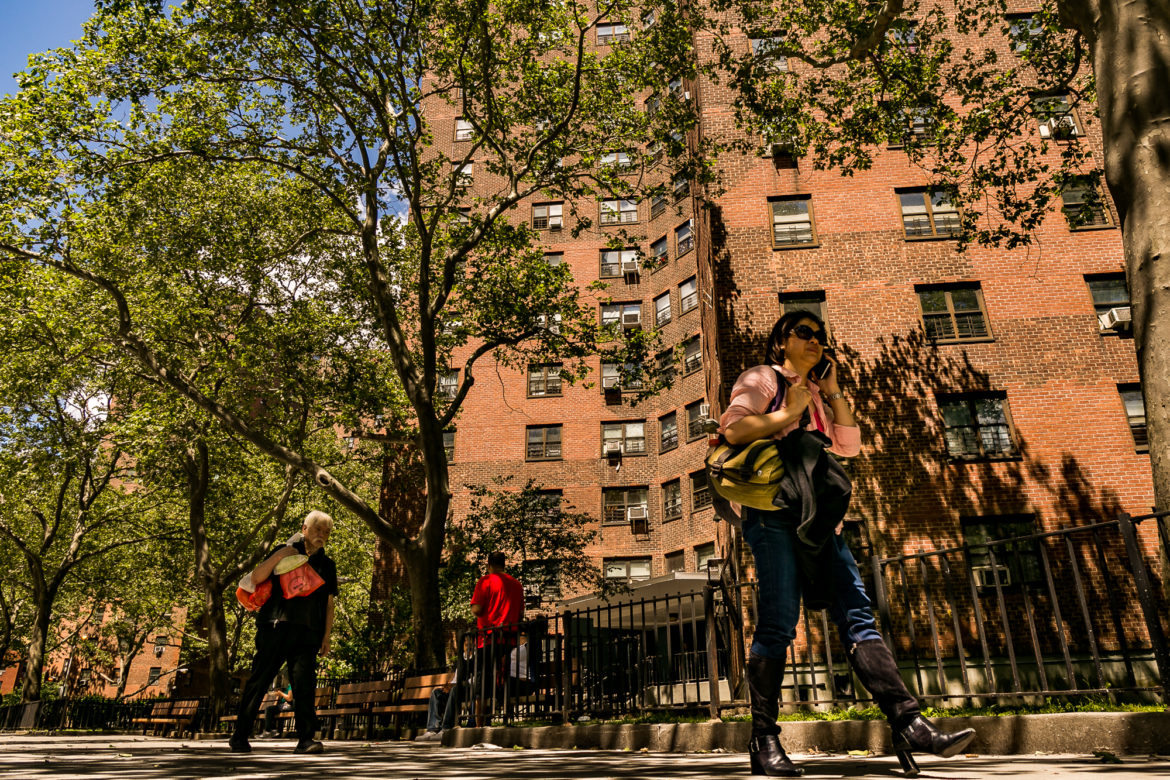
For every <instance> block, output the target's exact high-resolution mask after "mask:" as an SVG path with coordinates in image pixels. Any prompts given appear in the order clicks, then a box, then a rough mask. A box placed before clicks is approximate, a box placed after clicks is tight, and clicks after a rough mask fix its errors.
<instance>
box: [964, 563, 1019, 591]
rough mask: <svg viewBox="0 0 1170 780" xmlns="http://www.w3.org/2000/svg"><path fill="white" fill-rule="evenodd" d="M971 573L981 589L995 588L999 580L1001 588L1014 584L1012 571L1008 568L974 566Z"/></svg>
mask: <svg viewBox="0 0 1170 780" xmlns="http://www.w3.org/2000/svg"><path fill="white" fill-rule="evenodd" d="M971 573H972V574H973V575H974V576H975V584H976V585H978V586H979V587H981V588H994V587H995V585H996V581H997V580H998V581H999V586H1000V587H1001V588H1005V587H1007V586H1008V585H1011V584H1012V570H1011V569H1009V568H1008V567H1007V566H973V567H971Z"/></svg>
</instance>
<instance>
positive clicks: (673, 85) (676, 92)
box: [666, 79, 685, 100]
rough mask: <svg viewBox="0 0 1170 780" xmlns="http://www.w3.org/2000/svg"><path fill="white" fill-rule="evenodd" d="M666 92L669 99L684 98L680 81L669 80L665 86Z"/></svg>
mask: <svg viewBox="0 0 1170 780" xmlns="http://www.w3.org/2000/svg"><path fill="white" fill-rule="evenodd" d="M666 91H667V92H669V93H670V96H671V97H675V98H679V99H680V100H681V99H683V98H684V95H685V93H684V92H683V83H682V79H671V80H670V83H668V84H667V85H666Z"/></svg>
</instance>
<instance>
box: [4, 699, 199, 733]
mask: <svg viewBox="0 0 1170 780" xmlns="http://www.w3.org/2000/svg"><path fill="white" fill-rule="evenodd" d="M155 703H156V701H155V700H152V699H145V700H134V701H117V700H113V699H54V700H52V701H43V702H31V703H28V704H11V705H7V706H4V707H0V731H13V730H43V731H61V730H74V729H75V730H79V731H129V730H131V729H133V728H135V726H134V723H133V720H134V719H135V718H145V717H147V716H149V715H150V712H151V709H152V708H153V707H154V705H155ZM201 706H202V705H201Z"/></svg>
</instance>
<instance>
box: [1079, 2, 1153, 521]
mask: <svg viewBox="0 0 1170 780" xmlns="http://www.w3.org/2000/svg"><path fill="white" fill-rule="evenodd" d="M1062 11H1064V13H1065V16H1066V18H1067V19H1068V20H1069V21H1070V22H1071V23H1072V24H1073V25H1074V26H1076V27H1077V28H1078V29H1079V30H1080V32H1081V33H1082V34H1083V35H1084V36H1085V38H1086V39H1087V40H1088V42H1089V44H1090V46H1091V47H1092V52H1093V68H1094V74H1095V76H1096V79H1097V94H1098V106H1099V110H1100V115H1101V124H1102V133H1103V135H1104V141H1105V176H1106V180H1107V182H1108V184H1109V191H1110V194H1111V195H1112V196H1113V200H1114V202H1115V203H1116V205H1117V210H1118V212H1119V214H1120V217H1121V229H1122V242H1123V245H1124V248H1125V264H1126V271H1127V274H1126V275H1127V277H1128V280H1129V291H1130V299H1131V302H1132V305H1133V308H1132V316H1133V324H1134V342H1135V345H1136V347H1137V358H1138V370H1139V372H1140V375H1141V379H1142V390H1143V394H1144V397H1145V406H1146V426H1147V431H1148V435H1149V440H1150V445H1149V446H1150V461H1151V463H1150V465H1151V469H1152V471H1153V477H1154V495H1155V500H1156V502H1157V507H1158V508H1159V509H1167V508H1170V10H1168V9H1167V6H1166V4H1165V0H1133V1H1131V2H1120V1H1119V0H1100V2H1090V1H1089V0H1065V2H1064V4H1063V8H1062Z"/></svg>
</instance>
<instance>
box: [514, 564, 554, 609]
mask: <svg viewBox="0 0 1170 780" xmlns="http://www.w3.org/2000/svg"><path fill="white" fill-rule="evenodd" d="M520 581H521V582H523V583H524V606H525V607H526V608H529V609H537V608H539V607H540V606H541V605H542V604H547V603H549V602H552V601H556V600H557V599H559V598H560V597H561V577H560V566H559V565H558V561H556V560H551V559H545V560H536V561H524V562H523V563H522V564H521V566H520Z"/></svg>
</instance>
